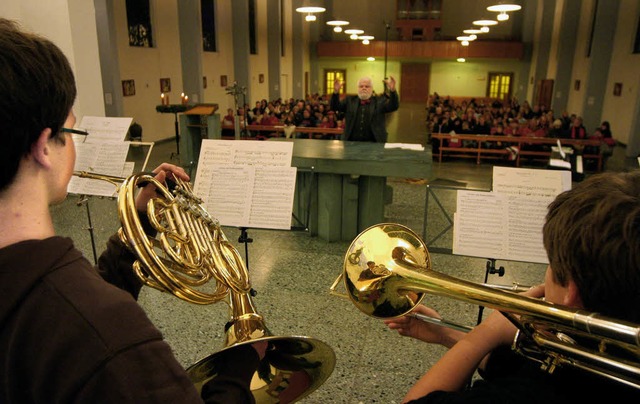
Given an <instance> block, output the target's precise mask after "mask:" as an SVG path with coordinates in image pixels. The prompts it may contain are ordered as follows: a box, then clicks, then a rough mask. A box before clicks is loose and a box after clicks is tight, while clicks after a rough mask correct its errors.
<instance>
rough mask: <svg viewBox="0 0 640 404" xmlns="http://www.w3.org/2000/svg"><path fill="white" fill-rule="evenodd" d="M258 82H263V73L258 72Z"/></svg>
mask: <svg viewBox="0 0 640 404" xmlns="http://www.w3.org/2000/svg"><path fill="white" fill-rule="evenodd" d="M258 82H259V83H264V74H262V73H260V74H259V75H258Z"/></svg>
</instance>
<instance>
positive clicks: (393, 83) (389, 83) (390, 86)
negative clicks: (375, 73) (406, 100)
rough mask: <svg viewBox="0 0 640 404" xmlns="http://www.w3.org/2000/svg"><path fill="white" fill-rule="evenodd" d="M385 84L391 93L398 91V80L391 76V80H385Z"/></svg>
mask: <svg viewBox="0 0 640 404" xmlns="http://www.w3.org/2000/svg"><path fill="white" fill-rule="evenodd" d="M383 82H384V84H385V85H386V86H387V88H388V89H389V91H391V92H393V91H396V79H394V78H393V76H389V78H388V79H386V80H383Z"/></svg>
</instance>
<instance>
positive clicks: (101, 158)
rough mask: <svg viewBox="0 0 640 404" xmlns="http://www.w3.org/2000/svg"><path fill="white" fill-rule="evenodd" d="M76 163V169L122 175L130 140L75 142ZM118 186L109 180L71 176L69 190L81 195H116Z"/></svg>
mask: <svg viewBox="0 0 640 404" xmlns="http://www.w3.org/2000/svg"><path fill="white" fill-rule="evenodd" d="M74 144H75V148H76V163H75V166H74V171H88V172H93V173H97V174H105V175H113V176H116V177H121V176H122V173H123V170H124V168H125V160H126V158H127V153H128V151H129V142H119V143H89V142H85V143H83V142H81V141H79V142H75V143H74ZM115 191H116V187H115V186H114V185H112V184H110V183H108V182H105V181H100V180H92V179H88V178H79V177H75V176H74V177H71V181H69V185H68V187H67V192H69V193H72V194H79V195H96V196H107V197H112V196H115Z"/></svg>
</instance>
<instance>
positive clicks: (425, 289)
mask: <svg viewBox="0 0 640 404" xmlns="http://www.w3.org/2000/svg"><path fill="white" fill-rule="evenodd" d="M342 279H343V282H344V286H345V288H346V294H347V296H348V297H349V299H350V300H351V302H352V303H353V304H354V305H355V306H356V307H357V308H358V309H359V310H360V311H362V312H363V313H365V314H367V315H370V316H373V317H376V318H393V317H399V316H402V315H406V314H408V313H410V312H411V311H412V309H413V308H414V307H415V306H416V305H417V304H419V303H420V302H421V301H422V299H423V298H424V297H425V294H426V293H431V294H434V295H438V296H445V297H450V298H453V299H457V300H460V301H463V302H467V303H471V304H477V305H481V306H485V307H489V308H492V309H495V310H499V311H500V312H502V313H503V314H504V315H505V316H506V317H507V318H508V319H509V320H510V321H511V322H512V323H513V324H514V325H515V326H516V327H517V328H518V333H517V335H516V338H515V341H514V344H513V349H514V350H515V351H516V352H518V353H520V354H522V355H524V356H525V357H527V358H529V359H531V360H534V361H536V362H538V363H539V364H540V367H541V368H542V369H543V370H545V371H547V372H549V373H553V372H554V370H555V369H556V368H557V367H559V366H573V367H576V368H580V369H583V370H586V371H589V372H592V373H594V374H598V375H600V376H604V377H607V378H610V379H613V380H615V381H618V382H620V383H623V384H626V385H629V386H632V387H635V388H640V325H638V324H634V323H631V322H627V321H621V320H617V319H613V318H608V317H605V316H602V315H599V314H597V313H591V312H587V311H584V310H580V309H575V308H570V307H564V306H560V305H555V304H553V303H549V302H546V301H543V300H539V299H534V298H529V297H526V296H521V295H518V294H516V293H512V292H511V291H505V290H500V289H496V288H492V287H488V286H487V285H478V284H475V283H472V282H468V281H464V280H461V279H457V278H454V277H451V276H448V275H445V274H441V273H438V272H435V271H432V270H431V259H430V256H429V252H428V250H427V247H426V245H425V244H424V242H423V241H422V240H421V239H420V237H419V236H418V235H417V234H415V233H414V232H413V231H411V230H410V229H409V228H407V227H405V226H402V225H399V224H392V223H383V224H379V225H375V226H372V227H370V228H368V229H366V230H364V231H363V232H362V233H360V235H358V237H356V239H355V240H354V241H353V242H352V243H351V245H350V247H349V249H348V250H347V253H346V255H345V258H344V268H343V272H342ZM339 282H340V278H338V279H337V280H336V281H335V282H334V285H332V287H331V290H332V292H334V291H335V287H336V286H337V284H338V283H339ZM516 289H517V288H516ZM431 322H433V321H431ZM451 324H454V325H455V323H449V322H446V321H445V322H441V324H440V325H443V326H450V325H451ZM452 328H455V327H452ZM467 328H468V327H467ZM463 331H468V329H467V330H463ZM576 340H579V341H581V342H582V343H583V345H579V344H578V343H576Z"/></svg>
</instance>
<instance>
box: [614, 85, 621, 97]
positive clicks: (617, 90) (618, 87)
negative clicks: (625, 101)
mask: <svg viewBox="0 0 640 404" xmlns="http://www.w3.org/2000/svg"><path fill="white" fill-rule="evenodd" d="M613 95H615V96H616V97H620V96H621V95H622V83H616V84H614V85H613Z"/></svg>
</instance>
